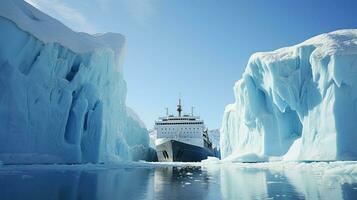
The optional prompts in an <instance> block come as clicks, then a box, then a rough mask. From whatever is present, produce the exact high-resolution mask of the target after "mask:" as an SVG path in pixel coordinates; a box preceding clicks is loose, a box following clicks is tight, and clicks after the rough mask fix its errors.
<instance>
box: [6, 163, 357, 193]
mask: <svg viewBox="0 0 357 200" xmlns="http://www.w3.org/2000/svg"><path fill="white" fill-rule="evenodd" d="M0 197H1V198H0V199H6V200H7V199H11V200H13V199H36V200H38V199H83V200H84V199H89V200H91V199H93V200H96V199H100V200H102V199H184V200H188V199H356V197H357V176H330V177H323V176H321V175H320V174H316V173H312V172H309V171H306V170H305V171H299V170H284V171H279V170H262V169H260V170H258V169H252V168H242V167H237V166H236V165H215V166H210V167H155V168H153V167H142V166H141V167H115V168H111V169H104V168H101V169H90V168H89V169H88V168H86V169H81V168H78V169H71V168H65V169H61V168H56V169H44V168H43V167H42V168H41V169H40V168H38V169H37V168H28V167H25V168H21V167H6V166H5V167H1V168H0Z"/></svg>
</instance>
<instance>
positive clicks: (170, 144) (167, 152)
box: [156, 140, 214, 162]
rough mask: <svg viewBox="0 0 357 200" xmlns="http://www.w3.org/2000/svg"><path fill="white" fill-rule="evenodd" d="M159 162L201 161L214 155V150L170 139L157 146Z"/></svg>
mask: <svg viewBox="0 0 357 200" xmlns="http://www.w3.org/2000/svg"><path fill="white" fill-rule="evenodd" d="M156 153H157V158H158V160H159V162H200V161H201V160H204V159H206V158H207V157H208V156H214V153H213V150H211V149H208V148H204V147H199V146H195V145H190V144H186V143H183V142H179V141H176V140H170V141H167V142H164V143H162V144H160V145H157V146H156Z"/></svg>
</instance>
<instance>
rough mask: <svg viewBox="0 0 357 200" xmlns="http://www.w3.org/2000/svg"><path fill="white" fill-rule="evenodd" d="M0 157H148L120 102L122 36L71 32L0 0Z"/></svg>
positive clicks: (144, 140) (143, 134)
mask: <svg viewBox="0 0 357 200" xmlns="http://www.w3.org/2000/svg"><path fill="white" fill-rule="evenodd" d="M0 30H1V37H0V89H1V95H0V160H2V161H3V162H4V163H86V162H93V163H95V162H108V161H117V160H131V159H145V157H146V156H147V154H148V153H149V151H148V147H149V138H148V134H147V131H146V128H145V127H143V124H142V122H141V121H139V120H138V117H137V115H136V114H135V112H134V111H132V110H131V109H128V108H127V107H126V104H125V98H126V82H125V81H124V79H123V73H122V64H123V56H124V52H125V38H124V37H123V36H122V35H120V34H116V33H106V34H96V35H94V36H93V35H89V34H86V33H77V32H73V31H72V30H70V29H69V28H67V27H66V26H64V25H63V24H62V23H60V22H59V21H57V20H55V19H53V18H51V17H49V16H47V15H46V14H44V13H42V12H41V11H39V10H37V9H35V8H34V7H32V6H31V5H29V4H27V3H26V2H24V1H22V0H3V1H1V2H0Z"/></svg>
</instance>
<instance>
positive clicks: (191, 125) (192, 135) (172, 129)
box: [154, 98, 214, 162]
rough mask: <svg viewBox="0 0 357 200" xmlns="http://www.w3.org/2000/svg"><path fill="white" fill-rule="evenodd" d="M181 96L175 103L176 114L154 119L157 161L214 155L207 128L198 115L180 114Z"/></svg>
mask: <svg viewBox="0 0 357 200" xmlns="http://www.w3.org/2000/svg"><path fill="white" fill-rule="evenodd" d="M181 113H182V105H181V98H179V101H178V104H177V115H176V116H174V115H169V114H168V109H167V108H166V116H164V117H159V118H158V120H156V121H155V127H154V128H155V130H156V140H155V146H156V153H157V158H158V160H159V162H199V161H201V160H204V159H206V158H207V157H208V156H214V152H213V149H212V142H211V141H210V139H209V136H208V129H207V128H206V126H205V124H204V121H203V120H201V119H200V116H194V115H193V107H191V115H187V114H185V115H181Z"/></svg>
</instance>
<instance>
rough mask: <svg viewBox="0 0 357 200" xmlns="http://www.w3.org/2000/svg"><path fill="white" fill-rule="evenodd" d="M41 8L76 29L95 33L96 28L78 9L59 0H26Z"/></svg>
mask: <svg viewBox="0 0 357 200" xmlns="http://www.w3.org/2000/svg"><path fill="white" fill-rule="evenodd" d="M25 1H26V2H27V3H29V4H31V5H33V6H34V7H36V8H38V9H39V10H41V11H43V12H45V13H47V14H49V15H51V16H53V17H55V18H58V19H59V20H60V21H62V22H64V23H65V24H67V25H69V26H70V27H71V28H72V29H73V30H75V31H81V32H88V33H95V32H96V31H95V30H96V29H95V28H94V26H93V25H92V24H91V23H89V22H88V20H87V19H86V18H85V17H84V16H83V15H82V13H80V12H79V11H78V10H76V9H74V8H72V7H70V6H68V5H67V4H65V3H63V2H60V1H59V0H25Z"/></svg>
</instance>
